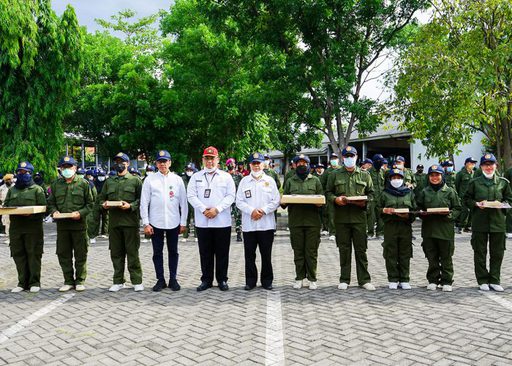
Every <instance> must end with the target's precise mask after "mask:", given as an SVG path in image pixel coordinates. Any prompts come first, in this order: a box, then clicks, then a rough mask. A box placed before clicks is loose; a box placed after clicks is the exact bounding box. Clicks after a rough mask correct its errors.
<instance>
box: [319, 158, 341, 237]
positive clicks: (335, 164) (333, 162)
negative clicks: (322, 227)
mask: <svg viewBox="0 0 512 366" xmlns="http://www.w3.org/2000/svg"><path fill="white" fill-rule="evenodd" d="M339 168H340V159H339V157H338V154H336V153H332V154H331V155H330V156H329V167H328V168H327V170H326V171H325V172H324V174H322V176H321V177H320V183H322V188H323V190H324V192H325V189H326V188H327V180H328V179H329V175H330V174H332V172H335V171H337V170H338V169H339ZM325 209H326V210H327V226H328V230H329V240H330V241H335V240H336V225H335V223H334V203H332V202H330V201H329V200H327V204H326V206H325Z"/></svg>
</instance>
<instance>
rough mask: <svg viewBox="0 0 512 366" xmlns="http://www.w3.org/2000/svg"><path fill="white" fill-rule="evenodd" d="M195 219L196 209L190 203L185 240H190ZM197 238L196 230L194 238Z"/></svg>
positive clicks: (184, 234)
mask: <svg viewBox="0 0 512 366" xmlns="http://www.w3.org/2000/svg"><path fill="white" fill-rule="evenodd" d="M193 219H194V207H192V205H191V204H190V203H189V204H188V215H187V226H186V228H185V232H184V233H183V238H185V239H186V238H188V236H189V235H190V222H191V221H192V220H193ZM195 236H196V231H195V230H194V237H195Z"/></svg>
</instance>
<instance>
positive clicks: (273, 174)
mask: <svg viewBox="0 0 512 366" xmlns="http://www.w3.org/2000/svg"><path fill="white" fill-rule="evenodd" d="M263 172H264V173H265V174H267V175H269V176H271V177H272V179H274V181H275V182H276V185H277V189H278V190H279V189H281V180H280V179H279V175H278V174H277V173H276V172H275V170H274V169H270V168H268V169H263ZM242 178H243V177H242Z"/></svg>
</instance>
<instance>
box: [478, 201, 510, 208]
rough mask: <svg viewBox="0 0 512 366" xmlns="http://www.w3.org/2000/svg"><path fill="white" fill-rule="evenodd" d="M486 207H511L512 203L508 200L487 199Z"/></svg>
mask: <svg viewBox="0 0 512 366" xmlns="http://www.w3.org/2000/svg"><path fill="white" fill-rule="evenodd" d="M484 207H485V208H510V205H509V204H508V203H507V202H500V201H485V202H484Z"/></svg>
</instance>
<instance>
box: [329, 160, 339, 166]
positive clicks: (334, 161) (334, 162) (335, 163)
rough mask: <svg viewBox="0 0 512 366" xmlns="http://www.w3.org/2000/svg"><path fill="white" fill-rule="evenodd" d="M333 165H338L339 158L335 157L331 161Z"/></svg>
mask: <svg viewBox="0 0 512 366" xmlns="http://www.w3.org/2000/svg"><path fill="white" fill-rule="evenodd" d="M330 163H331V166H338V159H333V160H331V161H330Z"/></svg>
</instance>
